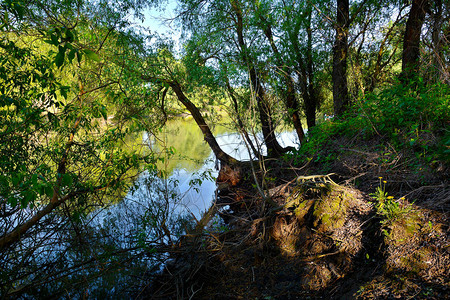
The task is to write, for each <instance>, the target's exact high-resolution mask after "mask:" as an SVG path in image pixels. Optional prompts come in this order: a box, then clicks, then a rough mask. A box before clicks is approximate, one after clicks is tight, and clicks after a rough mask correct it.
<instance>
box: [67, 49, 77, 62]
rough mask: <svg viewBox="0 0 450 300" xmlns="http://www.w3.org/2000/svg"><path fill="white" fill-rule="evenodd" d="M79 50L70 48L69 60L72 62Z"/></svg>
mask: <svg viewBox="0 0 450 300" xmlns="http://www.w3.org/2000/svg"><path fill="white" fill-rule="evenodd" d="M76 52H77V50H76V49H72V50H70V52H69V54H68V55H67V59H68V60H69V62H72V60H73V59H74V58H75V53H76Z"/></svg>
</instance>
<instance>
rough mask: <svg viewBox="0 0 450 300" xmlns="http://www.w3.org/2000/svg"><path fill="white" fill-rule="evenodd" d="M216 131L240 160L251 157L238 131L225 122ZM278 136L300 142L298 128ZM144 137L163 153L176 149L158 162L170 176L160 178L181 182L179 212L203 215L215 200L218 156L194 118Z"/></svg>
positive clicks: (257, 139) (289, 143)
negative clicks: (161, 162)
mask: <svg viewBox="0 0 450 300" xmlns="http://www.w3.org/2000/svg"><path fill="white" fill-rule="evenodd" d="M214 134H215V135H216V139H217V142H218V143H219V145H220V146H221V148H222V149H223V150H224V151H225V152H226V153H228V154H229V155H231V156H233V157H234V158H236V159H238V160H241V161H245V160H250V154H249V151H248V149H247V147H246V145H245V143H244V141H243V139H242V136H241V135H240V134H239V133H236V132H233V131H231V130H228V129H227V127H226V126H217V127H216V128H215V130H214ZM277 138H278V140H279V142H280V144H281V145H282V146H284V147H286V146H293V147H297V146H298V145H299V140H298V137H297V135H296V134H295V131H285V132H282V133H279V134H277ZM144 140H145V141H146V142H147V143H149V144H150V145H151V147H152V148H153V150H154V151H159V152H160V154H161V155H164V151H163V149H167V148H169V147H173V148H174V149H175V155H174V156H173V157H170V158H168V159H167V160H165V163H164V164H160V165H159V166H158V168H159V169H162V170H164V171H165V174H167V178H165V179H164V178H162V179H161V180H167V181H170V182H176V183H178V185H177V186H176V187H175V188H176V189H177V193H178V194H179V195H180V201H179V205H178V206H177V207H176V209H175V211H176V212H178V213H182V214H186V213H187V214H192V215H194V216H195V217H196V218H200V217H201V215H202V213H203V212H205V211H206V210H207V209H208V208H209V206H210V205H211V202H212V201H213V200H214V197H215V190H216V184H215V178H216V177H217V174H218V170H217V162H216V160H215V156H214V154H213V152H212V151H211V149H210V148H209V146H208V145H207V143H206V142H205V141H204V139H203V135H202V133H201V131H200V129H199V128H198V126H197V124H196V123H195V121H194V120H193V119H179V120H173V121H171V122H170V123H169V124H168V126H167V130H166V131H165V132H163V133H162V134H160V135H158V136H149V135H144ZM262 140H263V137H262V134H257V135H256V136H255V137H253V141H252V142H253V143H254V144H255V145H256V146H257V148H258V149H260V151H261V152H262V153H263V154H266V148H265V146H264V145H263V143H262ZM142 176H143V177H145V176H147V175H146V174H143V175H142Z"/></svg>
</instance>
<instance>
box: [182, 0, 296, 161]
mask: <svg viewBox="0 0 450 300" xmlns="http://www.w3.org/2000/svg"><path fill="white" fill-rule="evenodd" d="M205 4H206V3H202V4H199V3H193V2H191V1H182V2H181V5H180V8H179V10H180V20H181V22H182V24H183V28H184V30H185V32H186V35H187V36H189V38H190V39H193V40H195V41H196V42H199V43H201V44H206V43H208V45H209V46H210V49H209V51H207V52H205V53H201V54H200V55H201V56H202V57H204V58H207V60H208V63H209V64H211V65H214V64H216V65H217V63H215V62H218V61H220V63H223V64H230V65H233V66H238V67H239V68H240V79H239V83H238V85H236V86H235V87H241V88H244V87H245V86H243V85H242V84H243V83H244V84H245V85H246V88H247V89H249V90H250V91H251V98H252V100H253V102H254V107H255V111H256V114H257V116H258V118H259V122H260V126H261V127H260V128H261V131H262V133H263V136H264V144H265V145H266V146H267V149H268V153H269V155H271V156H279V155H280V154H282V153H284V152H286V151H287V150H288V149H284V148H283V147H281V145H280V144H279V143H278V141H277V138H276V135H275V129H276V122H275V120H274V117H273V114H274V112H273V103H270V101H269V100H268V95H267V90H266V83H265V82H264V73H265V72H267V69H266V66H264V63H263V62H262V61H261V58H263V57H264V55H265V54H266V52H265V49H262V48H261V47H260V46H259V45H260V42H261V38H260V37H259V33H258V32H257V31H256V30H255V29H254V28H252V27H251V24H250V16H249V10H248V9H247V8H246V7H247V6H248V3H243V2H240V1H210V2H208V4H207V5H205ZM201 49H206V47H201ZM236 83H237V82H236Z"/></svg>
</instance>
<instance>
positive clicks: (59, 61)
mask: <svg viewBox="0 0 450 300" xmlns="http://www.w3.org/2000/svg"><path fill="white" fill-rule="evenodd" d="M61 48H62V47H60V49H59V52H58V54H56V57H55V65H56V66H57V67H58V68H59V67H61V66H62V65H63V63H64V52H65V51H61Z"/></svg>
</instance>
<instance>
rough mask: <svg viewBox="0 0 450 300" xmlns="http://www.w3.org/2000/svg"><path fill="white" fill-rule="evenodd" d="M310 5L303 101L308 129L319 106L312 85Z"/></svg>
mask: <svg viewBox="0 0 450 300" xmlns="http://www.w3.org/2000/svg"><path fill="white" fill-rule="evenodd" d="M311 15H312V9H311V5H309V7H308V23H307V28H306V32H307V36H308V40H307V51H306V58H307V59H306V61H307V76H308V97H307V99H305V114H306V124H307V125H308V129H309V128H312V127H314V126H316V109H317V107H318V106H319V99H318V97H317V93H316V88H315V85H314V62H313V57H312V51H313V49H312V28H311Z"/></svg>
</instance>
